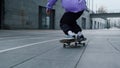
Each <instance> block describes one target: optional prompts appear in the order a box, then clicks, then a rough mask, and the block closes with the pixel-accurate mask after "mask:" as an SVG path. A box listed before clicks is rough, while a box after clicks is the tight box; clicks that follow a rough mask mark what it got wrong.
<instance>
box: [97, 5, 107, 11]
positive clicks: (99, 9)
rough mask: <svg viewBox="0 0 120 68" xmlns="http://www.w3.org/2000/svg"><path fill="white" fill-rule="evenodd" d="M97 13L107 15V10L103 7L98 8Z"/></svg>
mask: <svg viewBox="0 0 120 68" xmlns="http://www.w3.org/2000/svg"><path fill="white" fill-rule="evenodd" d="M97 13H107V9H106V8H105V7H104V6H101V7H99V8H98V11H97Z"/></svg>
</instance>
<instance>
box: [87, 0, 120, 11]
mask: <svg viewBox="0 0 120 68" xmlns="http://www.w3.org/2000/svg"><path fill="white" fill-rule="evenodd" d="M87 1H91V2H90V3H91V8H92V0H87ZM93 3H94V4H93V10H94V11H96V9H97V8H99V7H100V6H104V7H105V8H106V9H107V10H108V11H120V0H93Z"/></svg>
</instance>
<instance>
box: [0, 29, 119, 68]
mask: <svg viewBox="0 0 120 68" xmlns="http://www.w3.org/2000/svg"><path fill="white" fill-rule="evenodd" d="M83 34H84V35H85V36H86V37H87V39H88V40H87V44H86V46H84V47H78V48H63V46H62V44H61V43H60V42H59V40H60V39H61V38H63V37H64V34H63V32H62V31H60V30H0V68H120V43H119V42H120V30H119V29H115V30H114V29H109V30H107V29H104V30H84V31H83Z"/></svg>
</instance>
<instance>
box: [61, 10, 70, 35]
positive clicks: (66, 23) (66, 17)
mask: <svg viewBox="0 0 120 68" xmlns="http://www.w3.org/2000/svg"><path fill="white" fill-rule="evenodd" d="M71 23H72V17H71V12H66V13H64V14H63V16H62V18H61V20H60V27H61V29H62V30H63V32H64V33H65V34H66V35H69V34H72V29H71V26H70V25H71Z"/></svg>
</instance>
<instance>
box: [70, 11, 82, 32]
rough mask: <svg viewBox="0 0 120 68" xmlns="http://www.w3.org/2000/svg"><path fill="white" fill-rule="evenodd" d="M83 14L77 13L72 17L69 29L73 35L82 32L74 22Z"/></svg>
mask: <svg viewBox="0 0 120 68" xmlns="http://www.w3.org/2000/svg"><path fill="white" fill-rule="evenodd" d="M82 14H83V11H80V12H78V13H73V15H72V23H71V25H70V27H71V28H72V31H73V32H74V33H76V34H77V33H78V32H82V29H81V27H80V26H79V25H78V24H77V22H76V20H77V19H78V18H79V17H80V16H81V15H82Z"/></svg>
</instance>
